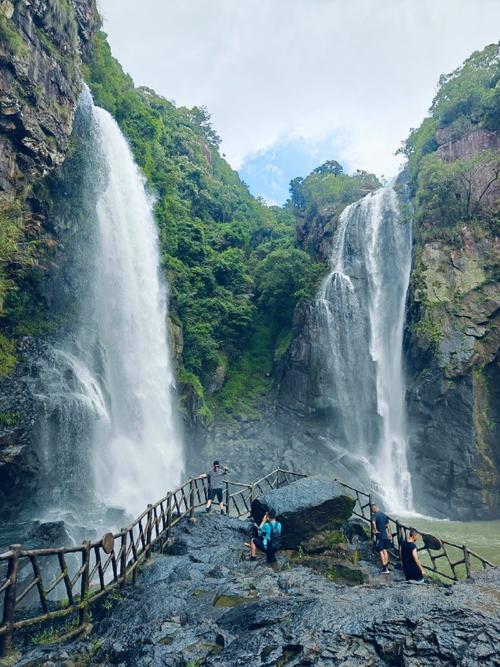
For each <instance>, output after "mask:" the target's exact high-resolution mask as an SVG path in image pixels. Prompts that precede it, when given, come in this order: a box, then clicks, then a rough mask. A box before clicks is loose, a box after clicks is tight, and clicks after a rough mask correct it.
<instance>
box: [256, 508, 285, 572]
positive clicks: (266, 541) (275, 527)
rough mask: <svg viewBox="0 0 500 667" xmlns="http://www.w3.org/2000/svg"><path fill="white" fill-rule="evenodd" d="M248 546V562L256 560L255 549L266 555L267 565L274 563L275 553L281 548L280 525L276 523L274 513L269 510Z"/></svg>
mask: <svg viewBox="0 0 500 667" xmlns="http://www.w3.org/2000/svg"><path fill="white" fill-rule="evenodd" d="M248 546H250V554H251V555H250V560H255V559H256V558H257V549H259V551H263V552H264V553H265V554H266V560H267V562H268V563H275V562H276V552H277V551H278V550H279V549H280V547H281V523H280V522H279V521H276V512H275V511H274V510H272V509H271V510H269V511H268V512H267V513H266V514H264V517H263V519H262V521H261V523H260V526H259V527H258V530H257V537H254V538H253V539H252V542H251V543H250V544H249V545H248Z"/></svg>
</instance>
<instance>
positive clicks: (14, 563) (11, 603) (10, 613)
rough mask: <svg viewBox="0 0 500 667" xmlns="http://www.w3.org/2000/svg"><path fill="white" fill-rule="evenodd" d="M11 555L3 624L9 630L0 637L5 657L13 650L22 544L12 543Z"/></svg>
mask: <svg viewBox="0 0 500 667" xmlns="http://www.w3.org/2000/svg"><path fill="white" fill-rule="evenodd" d="M9 551H10V552H11V555H10V557H9V562H8V565H7V578H8V579H10V584H9V587H8V588H6V589H5V594H4V600H3V620H2V625H6V626H7V632H6V633H5V634H4V635H3V637H0V656H1V657H5V656H7V655H8V654H9V653H10V652H11V651H12V632H13V628H12V624H13V623H14V614H15V613H16V588H17V569H18V564H19V552H20V551H21V545H20V544H12V545H11V546H10V547H9Z"/></svg>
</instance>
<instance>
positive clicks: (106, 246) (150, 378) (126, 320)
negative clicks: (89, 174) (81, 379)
mask: <svg viewBox="0 0 500 667" xmlns="http://www.w3.org/2000/svg"><path fill="white" fill-rule="evenodd" d="M93 119H94V122H95V126H96V131H97V136H98V138H99V139H100V143H101V152H102V159H103V162H104V164H105V167H106V172H107V175H106V177H107V182H106V186H105V189H104V191H103V192H102V194H101V195H100V197H99V199H98V202H97V244H96V250H95V252H96V263H95V266H96V272H95V278H94V290H93V300H94V304H95V326H96V331H97V337H98V340H99V344H100V346H101V347H102V349H103V351H104V359H105V363H104V369H103V373H102V375H103V382H104V386H105V388H106V392H107V394H108V396H109V413H110V417H111V419H110V422H106V421H103V420H101V421H99V422H97V426H98V428H97V429H96V435H95V438H94V452H93V453H94V457H95V467H96V490H97V494H98V495H99V496H100V497H102V499H103V500H104V501H106V502H108V503H113V504H118V505H121V506H123V507H125V508H127V509H130V510H134V511H136V512H137V511H142V510H143V509H145V507H146V504H147V502H152V501H154V500H157V499H158V498H159V497H161V495H163V494H164V493H165V492H166V491H167V490H168V489H171V488H173V487H174V485H175V484H177V483H178V481H179V476H180V471H181V467H182V458H181V446H180V440H179V436H178V433H177V429H176V425H175V419H174V412H173V410H174V408H173V401H172V391H171V388H172V385H173V382H174V377H173V371H172V365H171V362H170V355H169V351H168V342H167V295H166V289H165V284H164V283H163V282H162V281H161V280H160V276H159V265H160V256H159V248H158V233H157V230H156V224H155V221H154V218H153V214H152V201H151V200H150V199H149V198H148V197H147V195H146V192H145V189H144V178H143V177H142V175H141V174H140V172H139V169H138V168H137V166H136V164H135V163H134V160H133V157H132V153H131V151H130V148H129V146H128V144H127V142H126V140H125V138H124V136H123V135H122V133H121V131H120V129H119V127H118V125H117V123H116V121H115V120H114V119H113V118H112V117H111V116H110V114H108V112H107V111H104V110H103V109H100V108H98V107H94V108H93Z"/></svg>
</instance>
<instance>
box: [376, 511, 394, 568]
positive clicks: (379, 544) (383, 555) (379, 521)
mask: <svg viewBox="0 0 500 667" xmlns="http://www.w3.org/2000/svg"><path fill="white" fill-rule="evenodd" d="M372 528H373V532H374V534H375V538H376V539H375V548H376V550H377V551H378V554H379V558H380V562H381V564H382V570H381V574H389V551H388V549H389V547H390V546H391V545H392V535H391V529H390V527H389V517H388V516H387V514H384V512H382V511H380V509H379V508H378V507H377V505H372Z"/></svg>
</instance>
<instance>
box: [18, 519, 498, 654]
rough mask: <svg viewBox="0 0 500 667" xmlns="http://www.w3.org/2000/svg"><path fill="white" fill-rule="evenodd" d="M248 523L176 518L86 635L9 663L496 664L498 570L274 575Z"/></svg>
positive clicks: (295, 570) (289, 571) (367, 566)
mask: <svg viewBox="0 0 500 667" xmlns="http://www.w3.org/2000/svg"><path fill="white" fill-rule="evenodd" d="M247 525H248V524H246V523H244V522H241V521H238V520H236V519H232V518H229V517H225V516H220V515H216V514H209V515H205V514H200V515H199V516H198V517H197V521H196V523H195V524H194V525H192V524H189V523H187V522H186V523H185V524H182V525H180V526H179V527H178V528H177V529H176V531H175V538H176V542H175V544H174V546H173V547H172V549H171V553H170V555H165V556H160V555H157V556H154V557H153V558H152V559H151V561H150V562H149V563H148V564H147V565H146V566H145V567H144V568H143V570H142V572H141V574H140V575H139V577H138V580H137V585H136V586H135V587H131V586H130V587H127V588H125V589H124V590H123V592H121V593H120V596H117V595H116V596H115V599H113V600H112V605H110V606H111V609H110V610H108V611H105V610H104V609H101V610H100V611H99V610H97V609H96V610H95V611H94V619H93V623H94V627H93V631H92V633H91V634H90V636H88V637H87V638H85V639H84V640H80V641H76V642H73V643H71V644H67V645H65V646H57V645H56V646H54V645H53V646H46V647H43V646H38V647H36V648H31V649H30V650H27V649H28V647H26V650H25V652H24V655H23V657H22V658H21V659H20V660H19V661H18V663H17V664H18V665H19V666H22V667H28V666H37V667H38V666H42V665H43V666H45V667H49V666H53V665H58V666H59V665H64V666H65V667H70V666H73V667H83V666H84V665H119V666H121V667H124V666H128V665H130V666H139V665H140V666H141V667H142V666H145V667H146V666H148V665H158V666H161V665H164V666H166V667H188V666H189V667H195V666H196V667H200V666H202V665H207V666H211V665H221V666H225V667H233V666H235V665H246V666H248V665H250V666H254V665H255V666H257V667H258V666H260V665H281V666H283V665H287V666H288V665H289V666H294V665H319V666H325V667H327V666H333V665H344V666H346V667H347V666H349V667H357V666H359V667H365V666H367V665H377V666H378V665H404V666H405V667H407V666H409V667H417V666H418V667H420V666H422V665H436V666H437V665H464V666H470V667H472V666H474V667H475V666H476V665H479V664H480V665H486V666H488V665H498V646H499V645H500V595H499V584H500V571H499V570H498V569H496V570H491V571H488V572H485V573H484V574H482V575H480V576H478V577H477V580H476V581H473V582H464V583H460V584H457V585H455V586H454V587H452V588H449V587H445V586H440V585H437V584H426V585H424V586H412V585H409V584H407V583H406V582H404V581H402V578H401V574H400V573H399V572H393V573H391V575H390V576H385V577H383V576H380V575H378V567H377V565H376V564H375V563H369V562H367V563H361V564H360V567H361V569H362V570H363V573H364V579H365V581H366V582H367V583H364V584H362V585H340V584H338V583H336V582H335V581H332V580H330V579H329V578H327V577H325V576H322V575H321V574H319V573H316V572H314V571H312V570H311V569H309V568H306V567H302V566H301V565H300V564H299V565H297V566H296V563H297V561H295V562H294V565H293V566H292V565H290V563H289V562H288V559H287V555H286V554H285V555H281V556H280V562H279V566H280V567H279V568H277V569H276V570H273V569H271V568H270V567H269V566H267V565H266V563H265V559H264V558H259V559H258V560H257V561H255V562H250V561H246V560H243V559H242V557H243V553H244V552H245V551H246V550H245V548H244V546H243V543H244V541H245V540H246V539H248V534H247V532H246V531H247ZM117 598H118V599H117Z"/></svg>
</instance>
